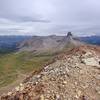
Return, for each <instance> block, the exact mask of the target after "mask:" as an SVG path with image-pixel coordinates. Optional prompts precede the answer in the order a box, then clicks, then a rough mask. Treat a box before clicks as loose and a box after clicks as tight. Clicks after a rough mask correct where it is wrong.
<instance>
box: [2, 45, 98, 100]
mask: <svg viewBox="0 0 100 100" xmlns="http://www.w3.org/2000/svg"><path fill="white" fill-rule="evenodd" d="M1 100H100V48H99V47H95V46H80V47H76V48H74V49H72V50H70V51H67V52H64V53H62V54H60V55H59V56H57V57H56V60H55V61H54V62H53V63H51V64H48V65H47V66H45V67H44V68H43V69H42V70H41V71H40V72H39V73H38V74H36V75H33V76H31V77H30V78H29V79H28V81H26V82H24V83H21V84H20V85H19V86H17V87H15V89H13V90H12V91H11V92H8V94H5V95H3V96H2V97H1Z"/></svg>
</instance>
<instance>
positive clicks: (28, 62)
mask: <svg viewBox="0 0 100 100" xmlns="http://www.w3.org/2000/svg"><path fill="white" fill-rule="evenodd" d="M52 57H53V56H52V55H43V54H41V55H34V54H32V53H29V52H22V53H10V54H5V55H0V87H4V86H6V85H9V84H10V83H12V82H14V81H15V80H17V78H18V76H19V73H21V74H27V73H29V72H32V71H35V70H39V69H40V68H41V67H42V66H43V65H44V64H45V63H46V62H48V61H49V60H50V59H51V58H52Z"/></svg>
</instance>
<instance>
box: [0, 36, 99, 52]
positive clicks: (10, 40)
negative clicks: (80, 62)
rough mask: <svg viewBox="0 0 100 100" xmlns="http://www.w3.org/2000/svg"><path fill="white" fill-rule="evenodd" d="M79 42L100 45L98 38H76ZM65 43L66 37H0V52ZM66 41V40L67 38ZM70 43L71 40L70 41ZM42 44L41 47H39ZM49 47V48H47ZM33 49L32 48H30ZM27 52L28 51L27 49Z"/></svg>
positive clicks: (51, 46) (50, 46)
mask: <svg viewBox="0 0 100 100" xmlns="http://www.w3.org/2000/svg"><path fill="white" fill-rule="evenodd" d="M75 39H79V40H80V41H83V42H86V43H89V44H95V45H100V36H89V37H77V38H75ZM64 41H66V36H56V35H51V36H0V52H4V53H5V52H9V51H13V50H16V49H18V48H20V50H23V49H24V50H25V49H26V48H27V47H29V50H31V49H33V50H34V51H35V49H34V48H44V47H45V48H46V49H47V48H48V49H50V48H53V49H54V48H56V46H57V47H58V45H59V44H60V43H61V42H62V43H61V44H63V45H65V44H64V43H63V42H64ZM67 41H68V38H67ZM71 42H72V40H71ZM74 42H75V41H74ZM42 43H44V44H43V45H44V47H43V45H41V44H42ZM48 46H49V47H48ZM32 47H33V48H32ZM22 48H23V49H22ZM60 48H61V47H60ZM56 49H57V48H56ZM27 50H28V49H27Z"/></svg>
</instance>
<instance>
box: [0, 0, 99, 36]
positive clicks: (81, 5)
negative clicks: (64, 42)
mask: <svg viewBox="0 0 100 100" xmlns="http://www.w3.org/2000/svg"><path fill="white" fill-rule="evenodd" d="M68 31H71V32H72V33H73V34H75V35H79V36H87V35H100V0H0V35H52V34H57V35H65V34H66V33H67V32H68Z"/></svg>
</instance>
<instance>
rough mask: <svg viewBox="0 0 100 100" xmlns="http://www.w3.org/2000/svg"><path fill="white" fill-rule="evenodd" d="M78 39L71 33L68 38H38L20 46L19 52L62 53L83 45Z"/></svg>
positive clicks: (33, 38) (24, 42) (26, 41)
mask: <svg viewBox="0 0 100 100" xmlns="http://www.w3.org/2000/svg"><path fill="white" fill-rule="evenodd" d="M82 44H83V43H81V42H80V41H79V40H78V39H74V37H73V35H72V34H71V32H68V34H67V36H64V37H62V36H55V35H53V36H42V37H41V36H36V37H32V38H31V39H29V40H25V41H23V42H22V43H20V44H19V46H18V49H19V51H31V52H34V53H53V52H60V51H62V50H64V49H66V48H67V47H73V46H79V45H82Z"/></svg>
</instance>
